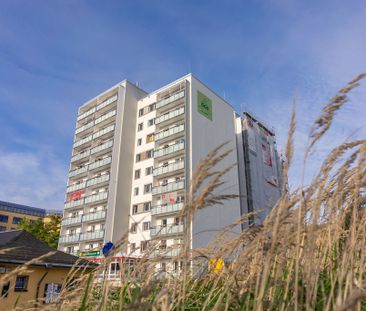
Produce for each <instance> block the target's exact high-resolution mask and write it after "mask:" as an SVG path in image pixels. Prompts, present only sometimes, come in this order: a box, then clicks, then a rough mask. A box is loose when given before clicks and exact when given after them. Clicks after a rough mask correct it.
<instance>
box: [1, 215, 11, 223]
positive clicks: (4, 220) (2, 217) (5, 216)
mask: <svg viewBox="0 0 366 311" xmlns="http://www.w3.org/2000/svg"><path fill="white" fill-rule="evenodd" d="M8 220H9V216H8V215H2V214H0V222H8Z"/></svg>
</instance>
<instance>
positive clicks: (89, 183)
mask: <svg viewBox="0 0 366 311" xmlns="http://www.w3.org/2000/svg"><path fill="white" fill-rule="evenodd" d="M107 181H109V174H105V175H101V176H98V177H95V178H92V179H89V180H88V181H87V182H86V186H87V187H91V186H94V185H99V184H101V183H104V182H107Z"/></svg>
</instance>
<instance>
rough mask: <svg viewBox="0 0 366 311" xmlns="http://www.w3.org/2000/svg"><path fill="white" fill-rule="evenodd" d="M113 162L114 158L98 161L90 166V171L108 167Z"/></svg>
mask: <svg viewBox="0 0 366 311" xmlns="http://www.w3.org/2000/svg"><path fill="white" fill-rule="evenodd" d="M111 162H112V157H108V158H104V159H103V160H99V161H96V162H94V163H91V164H89V171H91V170H94V169H96V168H98V167H101V166H104V165H107V164H109V163H111Z"/></svg>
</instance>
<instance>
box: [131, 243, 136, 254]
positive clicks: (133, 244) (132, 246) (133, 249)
mask: <svg viewBox="0 0 366 311" xmlns="http://www.w3.org/2000/svg"><path fill="white" fill-rule="evenodd" d="M135 250H136V243H131V252H134V251H135Z"/></svg>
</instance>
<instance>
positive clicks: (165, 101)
mask: <svg viewBox="0 0 366 311" xmlns="http://www.w3.org/2000/svg"><path fill="white" fill-rule="evenodd" d="M183 97H184V91H180V92H179V93H176V94H173V95H172V96H170V97H168V98H165V99H163V100H161V101H158V102H157V103H156V109H159V108H162V107H164V106H166V105H169V104H171V103H172V102H175V101H176V100H178V99H181V98H183Z"/></svg>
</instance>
